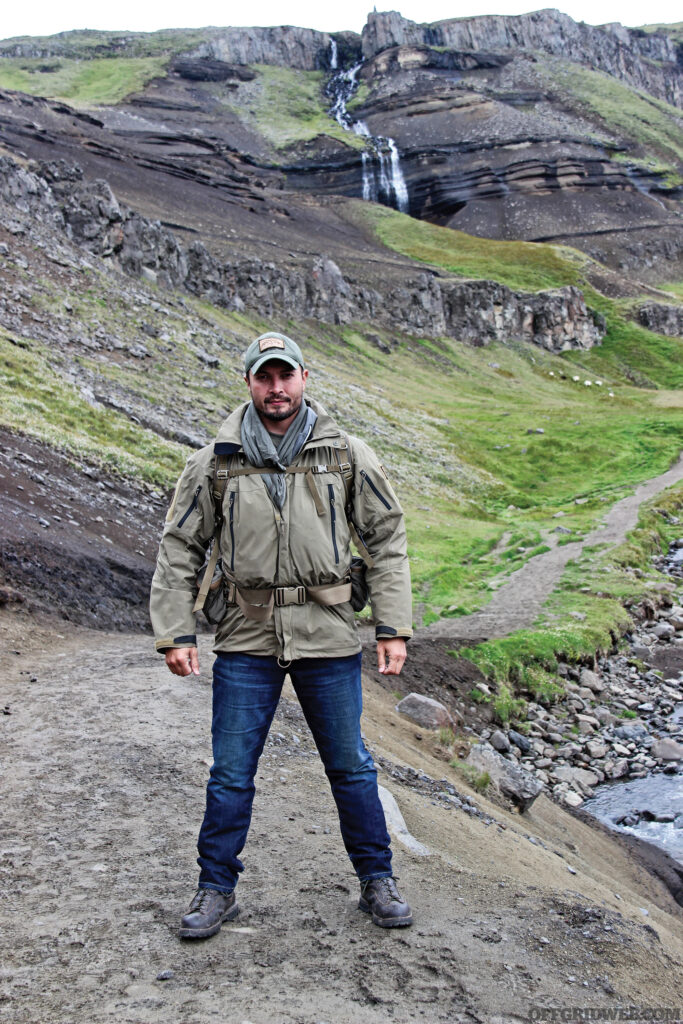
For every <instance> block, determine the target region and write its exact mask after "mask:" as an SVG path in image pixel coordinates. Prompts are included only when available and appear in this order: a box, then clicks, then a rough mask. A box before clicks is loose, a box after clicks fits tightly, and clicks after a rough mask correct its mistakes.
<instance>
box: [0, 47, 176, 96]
mask: <svg viewBox="0 0 683 1024" xmlns="http://www.w3.org/2000/svg"><path fill="white" fill-rule="evenodd" d="M166 64H167V60H166V58H164V57H130V58H129V57H118V58H95V59H92V60H85V61H81V60H73V59H70V58H59V59H57V60H54V59H43V60H26V59H20V58H14V59H10V58H7V57H5V58H2V59H0V87H2V88H5V89H17V90H19V91H20V92H27V93H30V94H31V95H33V96H48V97H51V98H57V99H64V100H68V101H69V102H70V103H72V104H74V105H76V106H79V105H81V106H87V105H89V104H110V103H118V102H120V101H121V100H122V99H124V97H125V96H128V95H129V94H130V93H133V92H139V91H140V90H141V89H142V88H144V86H145V85H146V83H147V82H149V81H150V80H151V79H152V78H156V77H157V76H159V75H163V74H165V68H166ZM41 68H50V69H51V70H49V71H43V70H41Z"/></svg>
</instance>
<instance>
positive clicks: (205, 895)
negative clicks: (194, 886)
mask: <svg viewBox="0 0 683 1024" xmlns="http://www.w3.org/2000/svg"><path fill="white" fill-rule="evenodd" d="M210 898H211V890H210V889H198V890H197V895H196V896H195V898H194V899H193V900H192V909H193V910H198V911H199V912H200V913H203V911H204V904H205V903H206V902H207V901H208V900H209V899H210Z"/></svg>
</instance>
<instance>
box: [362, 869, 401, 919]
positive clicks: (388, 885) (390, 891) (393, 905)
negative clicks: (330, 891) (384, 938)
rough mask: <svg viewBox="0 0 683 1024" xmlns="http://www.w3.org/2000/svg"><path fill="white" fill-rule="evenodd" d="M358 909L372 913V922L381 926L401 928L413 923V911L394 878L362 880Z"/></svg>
mask: <svg viewBox="0 0 683 1024" xmlns="http://www.w3.org/2000/svg"><path fill="white" fill-rule="evenodd" d="M358 909H359V910H364V911H365V913H366V914H372V923H373V924H378V925H379V927H380V928H401V927H402V926H404V925H408V924H412V923H413V915H412V911H411V909H410V907H409V906H408V904H407V903H406V902H405V901H404V900H403V898H402V896H401V894H400V892H399V891H398V889H397V887H396V879H394V878H368V879H366V881H364V882H361V883H360V900H359V901H358Z"/></svg>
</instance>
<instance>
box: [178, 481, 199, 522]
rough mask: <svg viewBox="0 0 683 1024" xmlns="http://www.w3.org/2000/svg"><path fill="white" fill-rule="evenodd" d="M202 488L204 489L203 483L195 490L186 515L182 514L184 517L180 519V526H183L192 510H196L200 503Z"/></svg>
mask: <svg viewBox="0 0 683 1024" xmlns="http://www.w3.org/2000/svg"><path fill="white" fill-rule="evenodd" d="M201 489H202V485H201V484H200V485H199V486H198V487H197V489H196V490H195V492H194V494H193V496H192V501H191V502H190V507H189V508H188V510H187V512H186V513H185V515H184V516H182V518H181V519H180V520H179V522H178V527H181V526H182V525H183V523H184V522H185V520H186V519H187V517H188V516H189V514H190V512H194V510H195V509H196V507H197V505H198V504H199V501H198V499H199V492H200V491H201Z"/></svg>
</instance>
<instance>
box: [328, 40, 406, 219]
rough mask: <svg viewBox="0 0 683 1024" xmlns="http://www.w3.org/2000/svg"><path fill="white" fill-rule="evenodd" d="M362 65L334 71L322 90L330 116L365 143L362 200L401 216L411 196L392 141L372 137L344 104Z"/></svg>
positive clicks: (333, 51)
mask: <svg viewBox="0 0 683 1024" xmlns="http://www.w3.org/2000/svg"><path fill="white" fill-rule="evenodd" d="M332 44H334V40H332V41H331V52H330V68H331V69H334V68H336V66H337V48H336V44H335V45H334V48H332ZM361 67H362V62H360V63H358V64H354V65H353V67H351V68H347V69H345V70H341V71H337V73H336V74H335V75H333V76H332V78H331V79H330V80H329V82H328V83H327V86H326V87H325V93H326V95H327V96H328V97H329V98H330V99H331V100H332V101H333V102H332V106H331V107H330V110H329V113H330V116H331V117H333V118H334V119H335V121H336V122H337V124H339V125H341V127H342V128H344V130H345V131H349V132H355V134H356V135H360V136H361V137H362V138H363V139H365V140H366V149H365V150H363V152H362V153H361V162H362V173H363V193H362V194H363V199H368V200H371V201H373V202H379V203H383V204H384V205H385V206H394V207H396V209H397V210H400V211H401V213H408V211H409V209H410V196H409V194H408V186H407V185H406V180H405V178H404V177H403V171H402V170H401V158H400V155H399V152H398V147H397V145H396V143H395V142H394V140H393V139H389V138H385V137H384V136H382V135H371V134H370V130H369V129H368V126H367V125H366V124H365V122H364V121H354V120H353V118H352V117H351V115H350V114H349V112H348V110H347V109H346V104H347V103H348V101H349V100H350V99H351V97H352V96H353V94H354V92H355V91H356V89H357V88H358V73H359V72H360V69H361Z"/></svg>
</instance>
